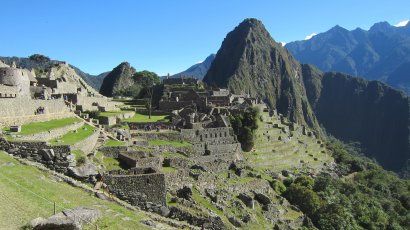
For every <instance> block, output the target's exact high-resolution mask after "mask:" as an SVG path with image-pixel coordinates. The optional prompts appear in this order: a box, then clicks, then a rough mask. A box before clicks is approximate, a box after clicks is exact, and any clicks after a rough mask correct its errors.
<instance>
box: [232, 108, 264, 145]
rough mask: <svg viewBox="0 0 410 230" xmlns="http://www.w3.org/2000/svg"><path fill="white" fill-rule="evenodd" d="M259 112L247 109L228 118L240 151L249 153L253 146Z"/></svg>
mask: <svg viewBox="0 0 410 230" xmlns="http://www.w3.org/2000/svg"><path fill="white" fill-rule="evenodd" d="M258 115H259V110H258V109H257V108H249V109H247V110H246V111H244V112H243V113H240V114H234V115H231V116H230V121H231V125H232V128H233V130H234V132H235V134H236V136H237V137H238V141H239V142H240V143H241V146H242V150H243V151H245V152H249V151H251V149H252V148H253V146H254V144H255V143H254V138H255V130H256V129H257V128H258V123H257V119H258Z"/></svg>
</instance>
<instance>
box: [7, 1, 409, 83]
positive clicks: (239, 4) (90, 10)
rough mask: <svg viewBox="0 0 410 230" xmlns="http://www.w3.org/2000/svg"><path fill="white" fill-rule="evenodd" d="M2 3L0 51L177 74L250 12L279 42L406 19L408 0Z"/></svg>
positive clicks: (96, 68)
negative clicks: (333, 29) (125, 63)
mask: <svg viewBox="0 0 410 230" xmlns="http://www.w3.org/2000/svg"><path fill="white" fill-rule="evenodd" d="M0 9H1V10H0V17H1V28H2V32H1V33H0V56H22V57H27V56H29V55H31V54H34V53H41V54H45V55H47V56H49V57H50V58H52V59H57V60H63V61H67V62H68V63H70V64H73V65H75V66H77V67H79V68H80V69H81V70H83V71H85V72H88V73H91V74H99V73H101V72H104V71H109V70H111V69H112V68H114V67H115V66H117V65H118V64H119V63H120V62H122V61H128V62H130V63H131V65H132V66H134V67H135V68H136V69H137V70H144V69H147V70H150V71H154V72H156V73H158V74H160V75H165V74H166V73H171V74H173V73H177V72H180V71H182V70H185V69H186V68H188V67H189V66H191V65H192V64H194V63H197V62H199V61H202V60H204V59H205V58H206V57H207V56H208V55H209V54H211V53H216V52H217V51H218V49H219V47H220V45H221V43H222V41H223V39H224V38H225V36H226V34H227V33H228V32H229V31H231V30H232V29H233V28H234V27H235V26H237V25H238V24H239V23H240V22H241V21H242V20H243V19H245V18H250V17H253V18H257V19H259V20H261V21H262V22H263V23H264V24H265V26H266V28H267V29H268V31H269V32H270V34H271V35H272V37H273V38H274V39H275V40H276V41H278V42H290V41H294V40H303V39H304V38H305V37H306V36H307V35H309V34H312V33H319V32H324V31H326V30H328V29H330V28H331V27H333V26H335V25H340V26H342V27H344V28H347V29H354V28H356V27H361V28H363V29H368V28H369V27H370V26H371V25H372V24H374V23H376V22H380V21H387V22H389V23H390V24H392V25H395V24H397V23H399V22H401V21H405V20H408V19H409V18H410V1H409V0H389V1H387V0H321V1H319V0H281V1H276V0H253V1H251V0H248V1H245V0H196V1H195V0H162V1H160V0H145V1H142V0H111V1H109V0H64V1H63V0H26V1H23V0H9V1H6V0H0Z"/></svg>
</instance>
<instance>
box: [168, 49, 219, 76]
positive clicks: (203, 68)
mask: <svg viewBox="0 0 410 230" xmlns="http://www.w3.org/2000/svg"><path fill="white" fill-rule="evenodd" d="M214 59H215V54H211V55H209V56H208V57H207V58H206V59H205V61H203V62H201V63H197V64H195V65H193V66H191V67H189V68H188V69H186V70H185V71H182V72H180V73H177V74H174V75H172V76H171V77H180V76H186V77H195V78H198V79H201V80H202V79H203V78H204V76H205V74H206V73H207V72H208V69H209V67H210V66H211V64H212V62H213V61H214Z"/></svg>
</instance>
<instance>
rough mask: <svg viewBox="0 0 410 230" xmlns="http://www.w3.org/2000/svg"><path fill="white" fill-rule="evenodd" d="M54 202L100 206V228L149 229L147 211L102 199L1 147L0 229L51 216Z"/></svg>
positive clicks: (59, 205)
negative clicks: (25, 162)
mask: <svg viewBox="0 0 410 230" xmlns="http://www.w3.org/2000/svg"><path fill="white" fill-rule="evenodd" d="M53 202H56V205H57V210H56V211H57V212H60V211H62V210H64V209H67V208H74V207H79V206H83V207H92V208H97V209H98V210H99V211H100V212H101V215H102V216H101V218H100V219H99V220H98V221H97V222H96V224H98V227H99V229H149V228H148V227H147V226H146V225H143V224H141V223H140V221H141V220H143V219H149V218H148V217H147V216H146V215H145V214H144V213H142V212H136V211H131V210H129V209H127V208H125V207H122V206H120V205H118V204H116V203H112V202H108V201H104V200H100V199H98V198H96V197H95V196H94V194H90V193H87V192H85V191H83V190H82V189H80V188H75V187H72V186H71V185H69V184H67V183H65V182H62V181H58V180H56V178H55V176H53V175H50V174H48V173H47V172H43V171H40V170H39V169H37V168H35V167H33V166H27V165H23V164H21V163H20V162H18V161H17V160H15V159H14V158H12V157H10V156H9V155H7V154H6V153H4V152H1V151H0V203H1V208H0V229H22V228H23V227H24V226H25V225H27V224H28V223H29V222H30V221H31V220H32V219H34V218H37V217H43V218H48V217H49V216H51V215H53ZM84 229H96V227H95V226H94V225H86V226H84Z"/></svg>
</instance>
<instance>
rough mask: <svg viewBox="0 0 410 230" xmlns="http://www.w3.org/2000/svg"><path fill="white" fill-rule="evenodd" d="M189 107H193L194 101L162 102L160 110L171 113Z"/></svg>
mask: <svg viewBox="0 0 410 230" xmlns="http://www.w3.org/2000/svg"><path fill="white" fill-rule="evenodd" d="M189 105H192V101H160V102H159V109H160V110H162V111H167V112H171V111H172V110H177V109H182V108H185V107H187V106H189Z"/></svg>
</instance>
